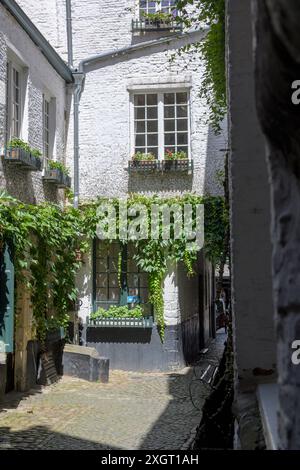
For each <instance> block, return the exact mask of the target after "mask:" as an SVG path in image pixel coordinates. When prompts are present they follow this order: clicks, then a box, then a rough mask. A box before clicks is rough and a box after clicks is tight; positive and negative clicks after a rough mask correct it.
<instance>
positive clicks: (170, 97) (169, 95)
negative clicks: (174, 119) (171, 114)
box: [164, 93, 175, 104]
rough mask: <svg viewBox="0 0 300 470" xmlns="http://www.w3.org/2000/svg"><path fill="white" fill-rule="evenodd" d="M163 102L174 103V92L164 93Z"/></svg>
mask: <svg viewBox="0 0 300 470" xmlns="http://www.w3.org/2000/svg"><path fill="white" fill-rule="evenodd" d="M164 98H165V104H175V93H165V95H164Z"/></svg>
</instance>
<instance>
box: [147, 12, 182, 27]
mask: <svg viewBox="0 0 300 470" xmlns="http://www.w3.org/2000/svg"><path fill="white" fill-rule="evenodd" d="M143 17H144V18H145V19H147V20H149V21H151V22H152V23H156V24H159V23H166V24H169V23H171V22H172V20H174V16H173V15H172V14H171V13H164V12H163V11H157V12H156V13H146V12H144V13H143Z"/></svg>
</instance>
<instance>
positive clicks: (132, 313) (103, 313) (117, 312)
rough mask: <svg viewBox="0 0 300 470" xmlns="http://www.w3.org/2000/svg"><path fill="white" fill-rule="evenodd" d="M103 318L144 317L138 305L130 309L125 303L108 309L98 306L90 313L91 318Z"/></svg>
mask: <svg viewBox="0 0 300 470" xmlns="http://www.w3.org/2000/svg"><path fill="white" fill-rule="evenodd" d="M105 318H144V312H143V309H142V307H141V306H140V305H137V306H136V307H134V308H133V309H130V308H129V307H128V306H127V305H122V306H116V305H113V306H111V307H110V308H109V309H108V310H105V309H104V308H99V309H98V310H97V311H96V312H95V313H92V314H91V317H90V319H91V320H98V319H105Z"/></svg>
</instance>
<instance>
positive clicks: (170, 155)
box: [165, 150, 188, 160]
mask: <svg viewBox="0 0 300 470" xmlns="http://www.w3.org/2000/svg"><path fill="white" fill-rule="evenodd" d="M187 159H188V157H187V153H186V152H184V151H183V150H182V151H180V152H172V151H171V150H166V153H165V160H187Z"/></svg>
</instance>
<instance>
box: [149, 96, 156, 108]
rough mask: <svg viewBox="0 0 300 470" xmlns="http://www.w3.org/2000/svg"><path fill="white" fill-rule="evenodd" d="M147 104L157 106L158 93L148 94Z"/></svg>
mask: <svg viewBox="0 0 300 470" xmlns="http://www.w3.org/2000/svg"><path fill="white" fill-rule="evenodd" d="M147 105H148V106H156V105H157V95H147Z"/></svg>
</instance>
